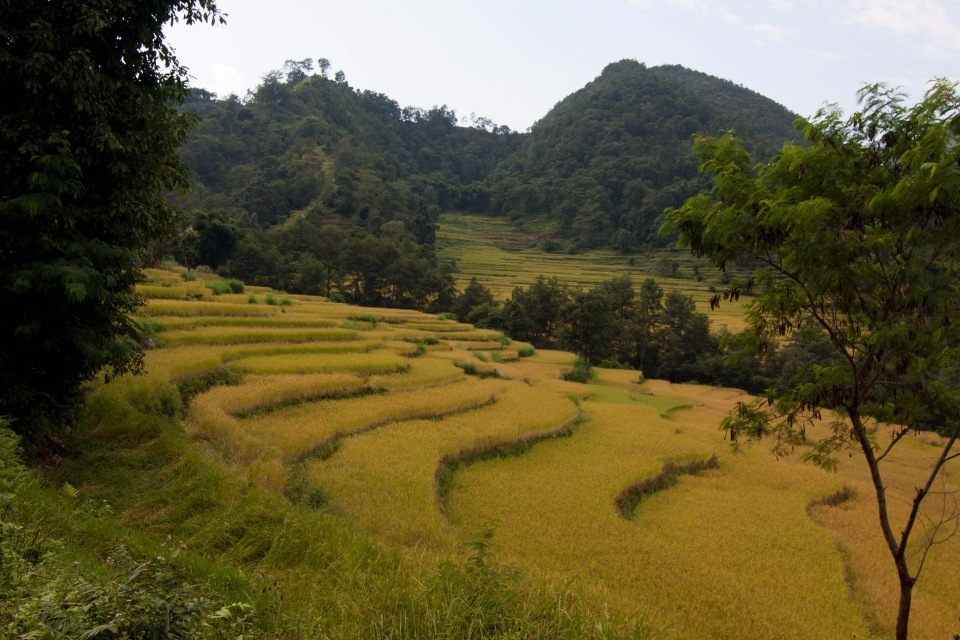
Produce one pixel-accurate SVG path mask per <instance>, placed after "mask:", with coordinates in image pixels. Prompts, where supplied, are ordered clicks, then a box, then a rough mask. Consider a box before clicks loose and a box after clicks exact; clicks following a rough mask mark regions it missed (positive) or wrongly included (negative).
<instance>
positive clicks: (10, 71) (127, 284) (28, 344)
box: [0, 0, 222, 433]
mask: <svg viewBox="0 0 960 640" xmlns="http://www.w3.org/2000/svg"><path fill="white" fill-rule="evenodd" d="M178 20H184V21H185V22H186V23H194V22H206V21H208V22H211V23H213V22H216V21H218V20H221V18H220V15H219V13H218V11H217V8H216V6H215V3H214V1H213V0H173V1H171V0H144V1H138V2H132V1H130V0H104V1H102V2H97V3H92V4H91V3H89V2H83V1H81V0H62V1H60V2H41V3H33V2H4V3H2V4H0V86H3V91H2V92H0V175H3V181H2V186H0V265H2V268H0V305H2V306H3V309H4V312H3V314H0V414H9V415H10V416H12V417H13V418H14V419H15V420H16V422H15V426H16V428H17V429H18V430H19V431H20V432H21V433H37V432H38V431H39V430H40V429H41V428H42V427H43V424H44V422H45V420H46V421H47V424H50V423H52V421H55V420H57V421H58V420H61V419H62V418H63V417H64V415H65V413H64V412H65V410H66V409H67V408H68V407H69V406H70V404H71V400H73V399H76V398H77V397H78V395H79V391H80V388H81V384H82V383H83V382H84V381H86V380H89V379H90V378H92V377H93V376H94V375H96V374H97V373H98V372H101V371H105V372H106V373H108V374H110V375H114V374H120V373H123V372H125V371H129V370H136V369H137V368H138V367H139V366H140V363H141V347H140V346H139V344H140V343H139V332H138V329H137V327H136V325H135V323H134V322H133V321H132V320H131V319H130V314H131V313H132V312H134V311H135V310H136V309H137V308H138V307H139V306H140V305H141V304H142V302H141V300H140V298H139V297H138V296H137V295H136V293H135V291H134V284H135V283H136V282H137V280H138V279H139V277H140V261H141V257H142V256H143V254H144V251H145V249H146V247H147V245H148V243H149V241H151V240H153V239H156V238H163V237H165V236H168V235H169V234H170V233H171V232H172V231H173V230H174V229H175V227H176V224H175V223H176V214H175V211H174V209H173V208H172V206H171V205H170V204H168V202H167V201H166V199H165V196H164V192H165V191H168V190H179V189H184V188H185V187H186V186H187V184H188V174H187V171H186V168H185V166H184V165H183V164H182V163H181V162H180V160H179V159H178V157H177V148H178V147H179V146H180V144H182V143H183V141H184V140H185V139H186V134H187V131H188V129H189V128H190V126H191V125H192V124H193V123H194V122H195V117H193V116H191V115H187V114H181V113H178V111H177V109H176V106H177V104H179V103H181V102H182V101H183V99H184V97H185V96H186V94H187V86H186V77H187V76H186V73H187V72H186V69H183V68H182V67H180V66H179V64H178V62H177V59H176V57H175V56H174V52H173V51H172V50H171V49H170V48H169V47H168V46H167V45H166V43H165V42H164V38H163V28H164V26H165V25H167V24H171V23H174V22H177V21H178ZM221 21H222V20H221Z"/></svg>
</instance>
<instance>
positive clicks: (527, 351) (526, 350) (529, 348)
mask: <svg viewBox="0 0 960 640" xmlns="http://www.w3.org/2000/svg"><path fill="white" fill-rule="evenodd" d="M536 352H537V350H536V349H534V348H533V345H529V344H525V345H523V346H522V347H520V348H519V349H517V355H518V356H520V357H521V358H529V357H530V356H532V355H533V354H534V353H536Z"/></svg>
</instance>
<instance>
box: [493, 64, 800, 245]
mask: <svg viewBox="0 0 960 640" xmlns="http://www.w3.org/2000/svg"><path fill="white" fill-rule="evenodd" d="M794 117H795V116H794V115H793V114H791V113H790V112H788V111H787V110H786V109H784V108H783V107H781V106H780V105H777V104H775V103H773V102H771V101H770V100H767V99H766V98H763V97H762V96H760V95H758V94H756V93H754V92H752V91H749V90H747V89H744V88H742V87H738V86H736V85H734V84H733V83H731V82H728V81H725V80H720V79H718V78H714V77H711V76H708V75H706V74H702V73H698V72H695V71H690V70H687V69H683V68H682V67H652V68H648V67H646V66H645V65H643V64H641V63H638V62H636V61H633V60H621V61H619V62H616V63H613V64H610V65H608V66H607V67H606V68H605V69H604V70H603V72H602V73H601V74H600V76H599V77H597V78H596V79H595V80H594V81H593V82H590V83H589V84H587V86H585V87H584V88H583V89H580V90H579V91H577V92H575V93H573V94H571V95H569V96H567V97H566V98H564V99H563V100H561V101H560V102H559V103H558V104H557V105H556V106H555V107H554V108H553V109H552V110H551V111H550V112H549V113H548V114H547V115H546V116H544V117H543V118H541V119H540V120H539V121H538V122H537V123H536V124H535V125H534V127H533V129H532V131H531V132H530V133H529V135H527V136H526V137H525V138H524V140H523V144H522V146H521V149H520V150H519V151H518V152H517V153H515V154H513V155H511V156H510V157H509V158H507V159H506V160H505V161H503V162H502V163H501V164H500V165H499V166H498V168H497V170H496V171H495V172H493V173H492V174H491V176H490V178H489V182H490V205H491V209H492V210H493V211H495V212H497V213H502V214H505V215H510V216H511V217H516V218H522V217H524V216H530V215H533V214H545V215H549V216H551V218H553V219H554V220H555V221H556V223H557V225H558V226H559V233H560V234H562V235H564V236H566V237H571V238H573V239H574V240H575V241H574V243H572V244H571V252H575V250H576V247H577V246H578V245H579V246H601V245H602V246H613V247H615V248H616V249H617V250H619V251H620V252H621V253H629V252H632V251H634V250H636V249H637V248H638V247H646V246H658V245H662V244H663V243H664V240H663V239H662V238H658V237H657V235H656V227H657V222H658V220H659V219H660V217H661V214H662V212H663V209H664V208H665V207H670V206H678V205H680V204H681V203H682V202H683V201H684V200H685V199H686V198H687V197H689V196H691V195H694V194H696V193H699V192H702V191H704V190H706V189H707V188H708V186H709V181H708V180H707V179H705V178H704V177H703V176H699V175H698V174H697V162H696V159H695V157H694V156H693V154H691V153H690V150H689V139H690V136H691V135H693V134H695V133H698V132H713V131H717V130H718V129H721V128H729V127H733V126H736V127H737V128H738V129H740V130H742V131H743V132H744V134H745V135H747V136H748V137H749V138H750V141H751V143H752V144H753V145H754V146H755V147H759V148H764V149H770V148H776V147H779V146H780V145H781V144H782V143H783V141H785V140H792V139H796V134H795V133H794V132H793V131H792V129H791V127H790V123H791V122H792V120H793V119H794ZM560 246H561V245H560V243H559V242H558V241H557V240H553V239H550V240H547V241H546V242H545V243H544V245H543V248H544V250H545V251H556V250H558V249H559V248H560Z"/></svg>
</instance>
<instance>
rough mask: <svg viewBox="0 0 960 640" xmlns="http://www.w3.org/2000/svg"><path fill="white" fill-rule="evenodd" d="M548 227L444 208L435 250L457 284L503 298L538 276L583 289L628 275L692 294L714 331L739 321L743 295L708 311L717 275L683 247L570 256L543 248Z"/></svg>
mask: <svg viewBox="0 0 960 640" xmlns="http://www.w3.org/2000/svg"><path fill="white" fill-rule="evenodd" d="M551 231H552V228H551V227H550V225H549V223H548V222H546V221H543V220H538V219H532V220H528V219H524V220H523V221H521V222H520V223H514V222H512V221H511V220H510V219H509V218H508V217H506V216H493V215H489V214H480V213H461V212H447V213H443V214H441V215H440V227H439V229H438V231H437V249H438V254H439V255H440V256H441V257H442V258H443V259H445V260H452V261H454V262H455V263H456V265H457V269H458V271H457V273H456V274H455V276H456V278H457V286H458V287H459V288H460V289H463V288H464V287H465V286H466V285H467V283H468V282H469V281H470V278H473V277H476V278H477V280H479V281H480V283H481V284H484V285H486V286H487V287H489V288H490V289H491V290H492V291H493V293H494V295H496V296H497V297H499V298H500V299H505V298H508V297H509V296H510V292H511V291H513V288H514V287H518V286H519V287H528V286H530V284H532V283H533V282H534V281H535V280H536V279H537V276H538V275H545V276H548V277H551V276H557V277H558V278H559V279H560V281H561V282H564V283H567V284H571V285H580V286H582V287H584V288H588V289H589V288H591V287H593V286H595V285H597V284H599V283H600V282H602V281H604V280H609V279H610V278H614V277H617V276H623V275H629V276H630V277H631V278H633V281H634V284H640V283H641V282H642V281H643V280H644V279H646V278H654V279H656V280H657V281H658V282H659V283H660V284H661V286H663V288H664V289H665V290H667V291H674V290H676V291H679V292H681V293H683V294H685V295H689V296H691V297H693V299H694V301H695V302H696V304H697V311H699V312H700V313H706V314H708V316H709V317H710V319H711V321H712V322H713V327H714V329H715V330H716V329H719V328H720V327H722V326H727V327H728V328H729V329H731V330H734V331H736V330H739V329H742V328H743V326H744V322H743V309H744V302H745V299H741V301H740V302H727V303H724V304H722V305H721V306H720V308H719V309H716V310H714V311H711V310H710V306H709V304H708V300H709V299H710V297H711V296H713V295H714V292H712V291H710V287H711V286H713V287H714V288H715V289H717V290H722V289H723V284H722V283H721V280H720V274H719V273H716V272H714V271H712V270H711V269H710V267H709V266H708V265H707V264H706V263H705V262H703V261H699V260H697V259H696V258H694V257H693V256H691V255H690V254H689V253H688V252H686V251H680V250H677V249H660V250H656V251H653V252H647V253H638V254H635V255H623V254H620V253H618V252H616V251H614V250H612V249H589V250H582V251H580V252H578V253H576V254H572V255H571V254H567V253H564V252H558V253H547V252H545V251H544V250H543V249H542V248H541V245H542V241H543V238H544V237H547V235H548V234H549V233H550V232H551ZM631 259H632V262H633V263H632V264H631ZM661 260H668V261H673V262H676V263H677V265H678V269H679V271H678V277H663V276H662V275H659V274H658V262H659V261H661ZM695 266H698V267H699V269H700V275H701V277H702V280H699V281H698V280H696V279H695V274H694V272H693V269H694V267H695Z"/></svg>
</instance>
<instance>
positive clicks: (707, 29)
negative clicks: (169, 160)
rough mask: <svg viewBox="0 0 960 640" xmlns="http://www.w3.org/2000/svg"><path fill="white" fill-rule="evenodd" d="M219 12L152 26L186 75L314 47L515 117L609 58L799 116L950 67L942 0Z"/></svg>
mask: <svg viewBox="0 0 960 640" xmlns="http://www.w3.org/2000/svg"><path fill="white" fill-rule="evenodd" d="M218 5H219V7H220V9H221V10H222V11H223V12H225V13H226V14H227V24H226V25H225V26H218V27H210V26H207V25H194V26H192V27H184V26H182V25H178V26H176V27H173V28H171V29H169V30H168V38H169V41H170V42H171V43H172V44H173V46H174V47H175V49H176V50H177V54H178V56H179V58H180V62H181V63H182V64H184V65H185V66H187V67H188V68H189V69H190V73H191V75H192V76H194V80H193V84H194V86H199V87H204V88H206V89H208V90H210V91H214V92H216V93H218V94H220V95H221V96H225V95H227V94H229V93H231V92H233V93H236V94H238V95H240V96H241V97H242V96H243V95H244V94H245V93H246V91H247V89H250V88H253V87H255V86H256V85H257V84H258V83H259V81H260V78H261V77H262V76H263V75H264V74H265V73H266V72H268V71H270V70H271V69H279V68H280V67H282V66H283V63H284V61H285V60H288V59H295V60H300V59H303V58H313V59H316V58H319V57H324V58H327V59H329V60H330V61H331V63H332V67H331V74H332V73H333V72H336V71H338V70H342V71H343V72H344V73H345V74H346V78H347V82H349V83H350V85H351V86H352V87H354V88H358V89H370V90H371V91H377V92H380V93H385V94H387V95H388V96H390V97H391V98H393V99H394V100H396V101H397V102H399V103H400V106H417V107H424V108H430V107H432V106H435V105H440V104H446V105H447V106H448V107H449V108H451V109H454V110H455V111H456V112H457V114H458V115H460V116H468V115H469V114H470V113H471V112H474V113H476V114H477V115H478V116H485V117H487V118H490V119H491V120H493V121H494V122H496V123H498V124H506V125H508V126H509V127H511V128H512V129H515V130H521V131H522V130H525V129H526V128H527V127H529V126H530V125H532V124H533V123H534V122H535V121H536V120H537V119H539V118H541V117H543V116H544V115H545V114H546V113H547V111H549V110H550V108H551V107H553V105H554V104H556V103H557V102H558V101H559V100H561V99H562V98H564V97H565V96H567V95H568V94H570V93H572V92H573V91H576V90H577V89H579V88H580V87H582V86H583V85H585V84H586V83H587V82H589V81H590V80H592V79H593V78H595V77H596V76H598V75H599V74H600V72H601V71H602V69H603V67H604V66H606V65H607V64H609V63H610V62H614V61H617V60H621V59H624V58H632V59H635V60H638V61H640V62H644V63H646V64H647V65H648V66H654V65H659V64H681V65H683V66H685V67H689V68H691V69H696V70H698V71H704V72H706V73H709V74H712V75H715V76H719V77H721V78H726V79H728V80H732V81H734V82H736V83H738V84H741V85H743V86H745V87H747V88H750V89H753V90H755V91H758V92H760V93H762V94H764V95H766V96H768V97H770V98H772V99H774V100H776V101H777V102H779V103H781V104H782V105H784V106H785V107H787V108H788V109H791V110H792V111H794V112H796V113H799V114H800V115H804V116H810V115H813V113H815V112H816V110H817V109H818V108H820V107H821V106H823V104H824V103H825V102H837V103H839V104H840V105H841V106H842V107H843V108H844V110H845V111H849V110H851V109H852V108H853V107H854V105H855V93H856V91H857V89H858V88H860V87H861V86H862V85H863V84H864V83H865V82H870V83H873V82H881V81H882V82H887V83H889V84H893V85H897V86H902V87H903V88H904V90H905V91H907V92H908V93H909V94H910V95H911V97H912V98H919V97H920V96H921V95H922V94H923V92H924V90H925V88H926V86H927V81H928V80H930V79H931V78H933V77H937V76H946V77H948V78H951V79H953V80H958V79H960V1H958V0H805V1H803V2H801V1H800V0H762V1H761V0H757V1H753V0H738V1H736V2H732V1H728V2H720V1H716V0H482V1H481V0H392V1H391V0H337V1H334V0H318V1H313V2H307V1H301V0H268V1H264V0H218Z"/></svg>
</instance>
